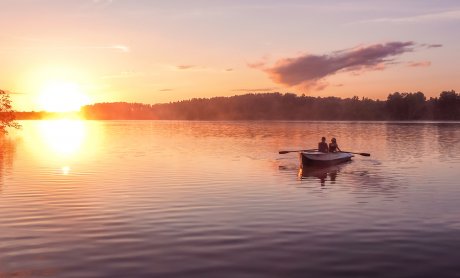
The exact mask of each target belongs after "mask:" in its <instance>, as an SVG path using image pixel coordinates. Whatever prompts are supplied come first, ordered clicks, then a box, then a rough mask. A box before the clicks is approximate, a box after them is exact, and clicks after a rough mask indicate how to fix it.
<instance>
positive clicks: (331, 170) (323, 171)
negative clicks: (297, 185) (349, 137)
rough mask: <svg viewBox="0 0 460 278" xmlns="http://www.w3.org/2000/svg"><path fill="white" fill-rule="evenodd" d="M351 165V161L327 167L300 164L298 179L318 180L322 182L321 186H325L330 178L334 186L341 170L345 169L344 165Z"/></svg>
mask: <svg viewBox="0 0 460 278" xmlns="http://www.w3.org/2000/svg"><path fill="white" fill-rule="evenodd" d="M349 163H351V161H350V162H347V163H342V164H338V165H333V166H325V167H318V166H306V165H302V164H300V167H299V172H298V177H299V179H300V180H302V179H308V178H318V179H319V180H320V183H321V186H324V185H325V183H326V180H328V177H329V180H330V181H331V183H332V184H334V183H335V181H336V178H337V176H338V174H339V172H340V170H341V168H343V167H344V165H346V164H349Z"/></svg>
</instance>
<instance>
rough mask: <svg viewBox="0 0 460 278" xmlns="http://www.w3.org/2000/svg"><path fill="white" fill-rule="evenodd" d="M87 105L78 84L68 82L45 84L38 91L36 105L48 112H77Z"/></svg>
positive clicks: (87, 101)
mask: <svg viewBox="0 0 460 278" xmlns="http://www.w3.org/2000/svg"><path fill="white" fill-rule="evenodd" d="M88 103H89V98H88V96H86V95H85V94H84V93H83V91H82V89H81V87H80V86H79V84H77V83H74V82H69V81H53V82H48V83H46V84H45V85H44V86H43V87H42V89H41V90H40V95H39V98H38V105H39V106H40V108H41V109H42V110H45V111H49V112H72V111H78V110H80V108H81V107H82V106H83V105H86V104H88Z"/></svg>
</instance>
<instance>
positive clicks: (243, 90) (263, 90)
mask: <svg viewBox="0 0 460 278" xmlns="http://www.w3.org/2000/svg"><path fill="white" fill-rule="evenodd" d="M277 89H278V88H276V87H273V88H253V89H233V90H232V92H273V91H275V90H277Z"/></svg>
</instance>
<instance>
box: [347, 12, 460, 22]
mask: <svg viewBox="0 0 460 278" xmlns="http://www.w3.org/2000/svg"><path fill="white" fill-rule="evenodd" d="M459 19H460V10H453V11H444V12H437V13H429V14H421V15H414V16H406V17H384V18H376V19H371V20H364V21H359V22H355V23H420V22H428V21H442V20H459Z"/></svg>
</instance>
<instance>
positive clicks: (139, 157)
mask: <svg viewBox="0 0 460 278" xmlns="http://www.w3.org/2000/svg"><path fill="white" fill-rule="evenodd" d="M23 126H24V127H23V130H22V131H19V132H13V133H12V134H10V135H9V136H8V137H4V138H0V142H1V150H0V212H1V217H0V277H1V278H4V277H155V276H156V277H337V276H347V277H460V263H459V258H460V183H459V181H458V180H459V178H460V123H450V124H446V123H333V122H331V123H316V122H274V123H273V122H168V121H165V122H163V121H114V122H110V121H107V122H98V121H95V122H92V121H88V122H78V121H67V122H66V121H42V122H39V121H37V122H34V121H30V122H23ZM323 135H324V136H327V137H328V139H329V138H330V137H332V136H335V137H337V138H338V143H339V145H340V146H341V148H342V149H344V150H349V151H358V152H370V153H372V156H371V157H361V156H356V157H355V158H354V159H353V161H352V162H351V163H347V164H344V165H341V166H339V167H332V168H328V169H325V170H323V171H321V170H309V169H307V170H306V171H304V172H302V173H299V167H298V166H299V165H298V158H297V155H296V154H295V153H293V154H285V155H279V154H278V151H279V150H286V149H298V148H301V149H302V148H311V147H316V145H317V142H318V140H319V138H320V137H321V136H323Z"/></svg>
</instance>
